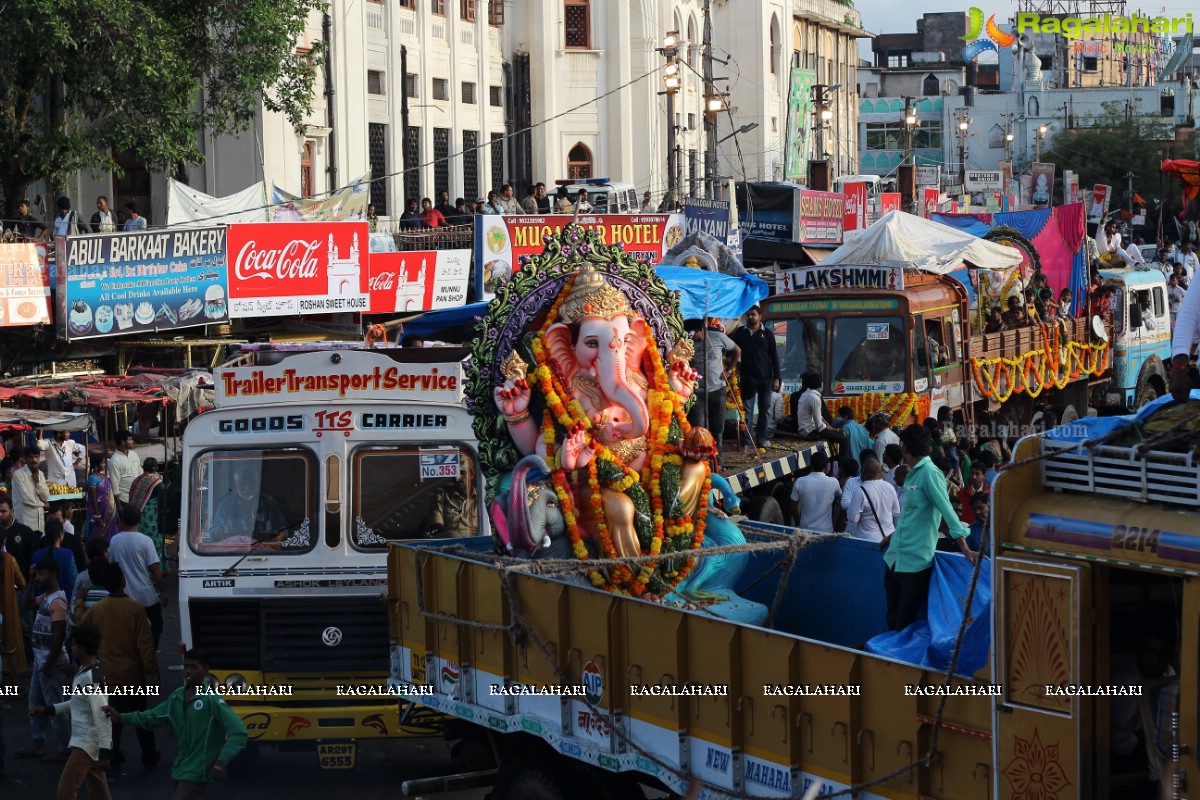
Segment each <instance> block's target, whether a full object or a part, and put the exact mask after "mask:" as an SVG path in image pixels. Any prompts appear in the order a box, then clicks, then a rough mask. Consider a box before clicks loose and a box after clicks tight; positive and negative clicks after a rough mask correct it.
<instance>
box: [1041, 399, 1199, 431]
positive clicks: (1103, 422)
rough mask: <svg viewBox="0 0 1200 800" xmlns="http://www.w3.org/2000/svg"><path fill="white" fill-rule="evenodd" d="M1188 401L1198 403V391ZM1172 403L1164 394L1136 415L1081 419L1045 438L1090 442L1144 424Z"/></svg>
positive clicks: (1062, 426) (1059, 428)
mask: <svg viewBox="0 0 1200 800" xmlns="http://www.w3.org/2000/svg"><path fill="white" fill-rule="evenodd" d="M1189 399H1191V400H1194V401H1200V389H1193V390H1192V393H1191V395H1189ZM1173 402H1175V401H1174V399H1173V398H1172V397H1171V395H1169V394H1166V395H1163V396H1162V397H1160V398H1158V399H1157V400H1152V401H1151V402H1149V403H1147V404H1146V405H1144V406H1142V407H1141V408H1139V409H1138V412H1137V413H1136V414H1127V415H1125V416H1123V417H1081V418H1080V419H1077V420H1075V421H1074V422H1068V423H1067V424H1066V425H1060V426H1059V427H1057V428H1054V429H1053V430H1049V431H1046V434H1045V436H1046V438H1047V439H1050V440H1051V441H1055V442H1090V441H1092V440H1093V439H1099V438H1100V437H1102V436H1107V435H1108V434H1110V433H1112V432H1113V431H1118V430H1121V429H1123V428H1131V427H1133V425H1134V423H1137V422H1144V421H1145V419H1146V418H1147V417H1149V416H1150V415H1151V414H1153V413H1154V412H1156V411H1158V410H1159V409H1160V408H1162V407H1163V406H1165V405H1167V404H1168V403H1173Z"/></svg>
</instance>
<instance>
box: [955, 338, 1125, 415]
mask: <svg viewBox="0 0 1200 800" xmlns="http://www.w3.org/2000/svg"><path fill="white" fill-rule="evenodd" d="M1041 331H1042V347H1041V348H1040V349H1038V350H1032V351H1030V352H1028V353H1022V354H1020V355H1018V356H1016V357H1015V358H1003V357H1000V358H991V359H976V358H972V359H971V378H972V380H973V381H974V382H975V388H976V389H978V390H979V393H980V394H981V395H983V396H984V397H987V398H990V399H992V400H996V401H997V402H1000V403H1003V402H1005V401H1007V400H1008V399H1009V398H1010V397H1011V396H1012V395H1013V394H1022V393H1024V394H1028V395H1029V396H1030V397H1037V396H1038V395H1040V394H1041V393H1042V391H1044V390H1045V389H1047V388H1049V387H1053V388H1056V389H1065V388H1066V386H1067V384H1069V383H1071V382H1072V381H1074V380H1076V379H1078V378H1079V376H1080V375H1084V374H1088V375H1094V376H1100V375H1102V374H1104V371H1105V370H1106V369H1108V359H1109V357H1110V355H1111V348H1110V347H1109V346H1108V344H1106V343H1096V344H1081V343H1080V342H1075V341H1071V342H1067V344H1066V346H1065V347H1064V346H1063V345H1062V335H1061V332H1060V331H1059V329H1058V327H1057V326H1048V325H1043V326H1041ZM1064 361H1065V363H1064Z"/></svg>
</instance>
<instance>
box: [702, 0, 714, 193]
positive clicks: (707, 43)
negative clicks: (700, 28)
mask: <svg viewBox="0 0 1200 800" xmlns="http://www.w3.org/2000/svg"><path fill="white" fill-rule="evenodd" d="M712 37H713V33H712V0H704V97H705V101H704V196H705V197H708V198H713V197H716V195H717V191H716V188H717V187H716V179H717V115H716V113H715V112H713V111H710V110H709V108H710V105H711V103H710V102H709V100H708V98H709V97H710V96H712V95H714V94H716V91H715V87H714V85H713V41H712Z"/></svg>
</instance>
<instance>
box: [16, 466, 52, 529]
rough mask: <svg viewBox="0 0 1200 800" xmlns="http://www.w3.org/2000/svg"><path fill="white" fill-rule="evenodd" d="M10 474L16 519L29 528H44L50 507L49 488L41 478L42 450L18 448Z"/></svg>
mask: <svg viewBox="0 0 1200 800" xmlns="http://www.w3.org/2000/svg"><path fill="white" fill-rule="evenodd" d="M16 458H17V460H16V463H15V465H14V466H13V474H12V486H11V489H12V501H13V510H14V511H16V513H17V521H18V522H20V523H22V524H24V525H28V526H29V527H30V529H31V530H34V531H43V530H45V529H46V510H47V509H48V508H50V490H49V489H48V488H46V481H45V479H44V478H42V470H41V468H40V465H41V463H42V451H41V450H38V449H37V448H36V447H29V448H26V449H22V450H18V455H17V456H16Z"/></svg>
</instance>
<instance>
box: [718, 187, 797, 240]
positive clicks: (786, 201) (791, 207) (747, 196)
mask: <svg viewBox="0 0 1200 800" xmlns="http://www.w3.org/2000/svg"><path fill="white" fill-rule="evenodd" d="M803 188H804V187H803V186H798V185H796V184H794V183H743V182H741V181H739V182H738V183H737V186H736V187H735V195H736V198H737V209H738V220H739V221H740V225H741V231H742V238H743V239H746V238H751V239H770V240H773V241H778V242H794V241H796V237H797V236H798V235H799V230H800V191H801V190H802V189H803Z"/></svg>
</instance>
